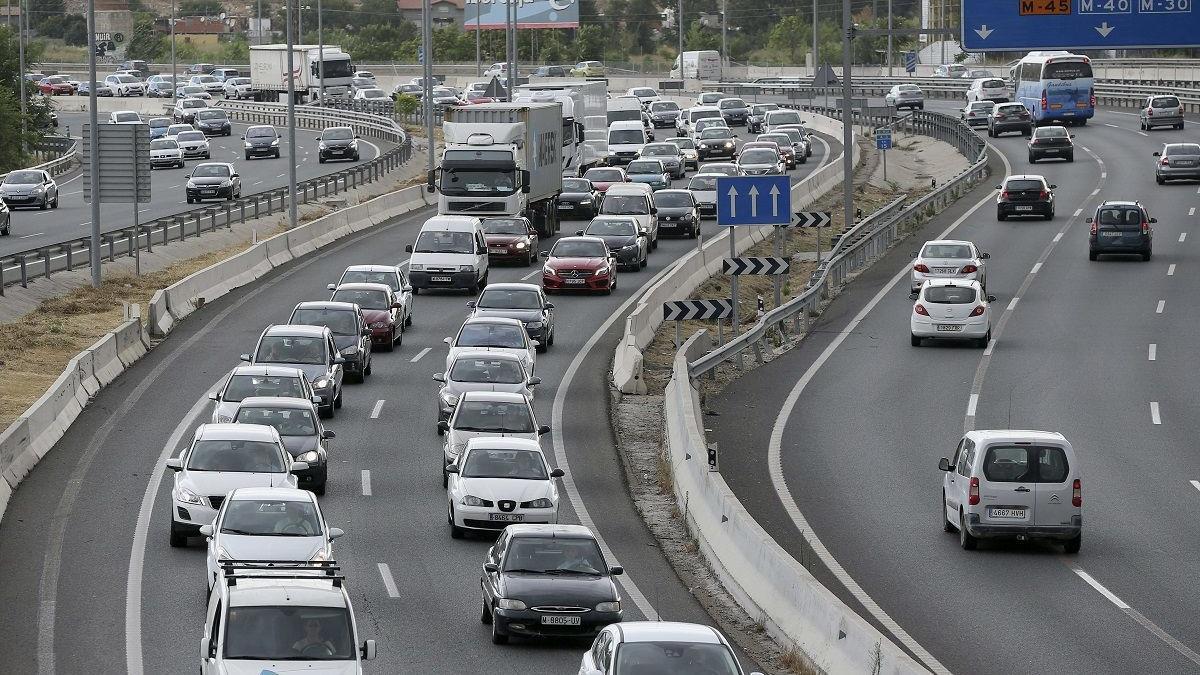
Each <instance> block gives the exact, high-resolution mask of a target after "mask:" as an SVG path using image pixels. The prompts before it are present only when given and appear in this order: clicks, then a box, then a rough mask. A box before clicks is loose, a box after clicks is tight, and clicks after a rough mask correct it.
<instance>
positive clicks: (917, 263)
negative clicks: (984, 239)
mask: <svg viewBox="0 0 1200 675" xmlns="http://www.w3.org/2000/svg"><path fill="white" fill-rule="evenodd" d="M912 256H913V258H914V260H913V265H912V271H911V272H910V273H909V289H910V290H911V291H912V292H913V293H916V292H917V291H919V290H921V284H923V283H925V281H926V280H928V279H959V280H962V281H978V282H979V285H980V287H982V288H983V289H984V290H985V291H986V290H987V261H988V260H989V259H991V257H992V256H991V254H988V253H981V252H980V251H979V249H978V248H977V247H976V246H975V244H973V243H971V242H969V241H960V240H955V239H938V240H934V241H927V242H925V245H924V246H922V247H921V250H920V251H914V252H913V254H912Z"/></svg>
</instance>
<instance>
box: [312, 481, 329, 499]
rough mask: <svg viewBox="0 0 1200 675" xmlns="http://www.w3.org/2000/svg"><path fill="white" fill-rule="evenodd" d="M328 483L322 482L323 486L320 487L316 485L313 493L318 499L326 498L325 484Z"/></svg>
mask: <svg viewBox="0 0 1200 675" xmlns="http://www.w3.org/2000/svg"><path fill="white" fill-rule="evenodd" d="M326 482H327V481H321V484H320V485H314V486H313V489H312V491H313V494H314V495H316V496H318V497H324V496H325V484H326Z"/></svg>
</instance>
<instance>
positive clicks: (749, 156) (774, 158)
mask: <svg viewBox="0 0 1200 675" xmlns="http://www.w3.org/2000/svg"><path fill="white" fill-rule="evenodd" d="M778 161H779V154H778V153H777V152H775V151H774V150H771V149H769V148H751V149H749V150H746V151H745V152H743V153H742V156H741V158H740V159H739V160H738V162H740V163H741V164H775V163H776V162H778Z"/></svg>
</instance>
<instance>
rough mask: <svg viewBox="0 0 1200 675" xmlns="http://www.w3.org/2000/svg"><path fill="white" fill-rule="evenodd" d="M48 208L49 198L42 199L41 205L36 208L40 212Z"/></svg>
mask: <svg viewBox="0 0 1200 675" xmlns="http://www.w3.org/2000/svg"><path fill="white" fill-rule="evenodd" d="M49 206H50V198H49V197H42V203H41V204H40V205H39V206H38V208H39V209H41V210H43V211H45V210H46V208H47V207H49Z"/></svg>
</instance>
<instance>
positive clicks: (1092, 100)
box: [1091, 91, 1096, 108]
mask: <svg viewBox="0 0 1200 675" xmlns="http://www.w3.org/2000/svg"><path fill="white" fill-rule="evenodd" d="M1091 103H1092V107H1093V108H1095V107H1096V92H1094V91H1093V92H1092V95H1091Z"/></svg>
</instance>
